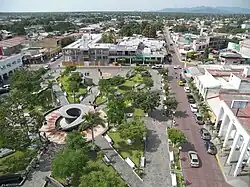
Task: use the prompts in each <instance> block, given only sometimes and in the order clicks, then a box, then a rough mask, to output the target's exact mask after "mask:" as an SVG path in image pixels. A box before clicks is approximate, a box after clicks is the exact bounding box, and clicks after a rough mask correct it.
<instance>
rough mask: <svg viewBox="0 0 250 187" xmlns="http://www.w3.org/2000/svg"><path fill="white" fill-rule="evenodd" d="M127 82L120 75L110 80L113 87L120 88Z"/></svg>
mask: <svg viewBox="0 0 250 187" xmlns="http://www.w3.org/2000/svg"><path fill="white" fill-rule="evenodd" d="M125 81H126V80H125V78H124V77H122V76H119V75H117V76H114V77H112V78H111V79H109V82H110V84H111V85H112V86H119V85H121V84H123V83H125Z"/></svg>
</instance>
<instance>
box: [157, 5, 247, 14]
mask: <svg viewBox="0 0 250 187" xmlns="http://www.w3.org/2000/svg"><path fill="white" fill-rule="evenodd" d="M160 12H181V13H204V14H250V8H240V7H207V6H199V7H192V8H164V9H162V10H160Z"/></svg>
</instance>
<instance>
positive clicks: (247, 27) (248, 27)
mask: <svg viewBox="0 0 250 187" xmlns="http://www.w3.org/2000/svg"><path fill="white" fill-rule="evenodd" d="M241 28H242V29H250V23H244V24H242V25H241Z"/></svg>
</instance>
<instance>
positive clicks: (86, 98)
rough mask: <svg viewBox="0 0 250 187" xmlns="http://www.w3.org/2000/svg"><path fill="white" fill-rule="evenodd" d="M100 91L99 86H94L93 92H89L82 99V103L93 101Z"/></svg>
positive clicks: (86, 103)
mask: <svg viewBox="0 0 250 187" xmlns="http://www.w3.org/2000/svg"><path fill="white" fill-rule="evenodd" d="M98 93H99V88H98V86H94V87H92V88H91V93H89V94H88V95H87V96H86V97H85V98H84V99H83V100H82V101H81V104H84V105H89V103H93V102H94V100H95V98H96V97H97V94H98Z"/></svg>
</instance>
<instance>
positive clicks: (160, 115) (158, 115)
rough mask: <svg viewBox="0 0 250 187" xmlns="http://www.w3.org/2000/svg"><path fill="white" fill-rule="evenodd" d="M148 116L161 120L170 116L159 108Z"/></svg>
mask: <svg viewBox="0 0 250 187" xmlns="http://www.w3.org/2000/svg"><path fill="white" fill-rule="evenodd" d="M148 116H149V117H151V118H153V119H155V120H157V121H160V122H162V121H167V120H168V117H167V116H165V115H163V110H159V109H156V110H154V111H151V112H150V113H149V114H148Z"/></svg>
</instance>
